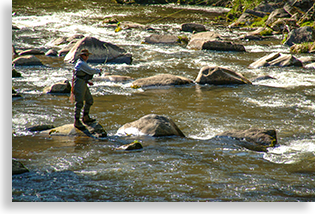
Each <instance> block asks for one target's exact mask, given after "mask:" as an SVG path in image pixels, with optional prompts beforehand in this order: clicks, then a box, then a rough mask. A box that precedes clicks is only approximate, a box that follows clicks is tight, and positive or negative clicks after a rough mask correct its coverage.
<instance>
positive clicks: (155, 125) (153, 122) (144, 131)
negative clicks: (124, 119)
mask: <svg viewBox="0 0 315 214" xmlns="http://www.w3.org/2000/svg"><path fill="white" fill-rule="evenodd" d="M117 134H118V135H127V136H128V135H135V136H151V137H163V136H180V137H185V135H184V134H183V133H182V131H181V130H180V129H179V128H178V127H177V125H176V124H175V123H174V122H173V120H172V119H171V118H169V117H167V116H161V115H157V114H149V115H146V116H143V117H142V118H140V119H139V120H136V121H134V122H131V123H126V124H125V125H123V126H122V127H120V128H119V129H118V131H117Z"/></svg>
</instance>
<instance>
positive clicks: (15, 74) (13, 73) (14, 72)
mask: <svg viewBox="0 0 315 214" xmlns="http://www.w3.org/2000/svg"><path fill="white" fill-rule="evenodd" d="M21 76H22V75H21V73H19V72H17V71H16V70H15V69H14V68H12V77H13V78H14V77H21Z"/></svg>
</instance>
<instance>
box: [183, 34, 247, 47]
mask: <svg viewBox="0 0 315 214" xmlns="http://www.w3.org/2000/svg"><path fill="white" fill-rule="evenodd" d="M187 47H188V48H190V49H196V50H204V49H206V50H217V51H246V50H245V47H244V46H243V45H241V44H235V43H234V42H231V41H225V40H223V39H222V38H221V37H220V35H219V34H217V33H214V32H201V33H196V34H194V35H193V36H192V37H191V39H190V41H189V43H188V45H187Z"/></svg>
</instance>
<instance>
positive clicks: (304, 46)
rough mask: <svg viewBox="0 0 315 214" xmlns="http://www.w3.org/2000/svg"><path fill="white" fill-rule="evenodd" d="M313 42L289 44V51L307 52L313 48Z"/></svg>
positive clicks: (314, 45) (314, 44)
mask: <svg viewBox="0 0 315 214" xmlns="http://www.w3.org/2000/svg"><path fill="white" fill-rule="evenodd" d="M314 47H315V43H314V42H304V43H302V44H296V45H293V46H291V48H290V51H291V52H292V53H309V52H310V51H311V50H312V49H314Z"/></svg>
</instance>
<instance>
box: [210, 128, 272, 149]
mask: <svg viewBox="0 0 315 214" xmlns="http://www.w3.org/2000/svg"><path fill="white" fill-rule="evenodd" d="M216 137H230V138H232V139H235V140H238V141H239V142H238V144H239V145H241V146H244V147H245V148H247V149H250V150H254V151H266V148H268V147H275V146H276V144H277V135H276V131H275V130H274V129H270V130H266V129H257V128H250V129H247V130H231V131H225V132H222V133H220V134H218V135H217V136H216Z"/></svg>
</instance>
